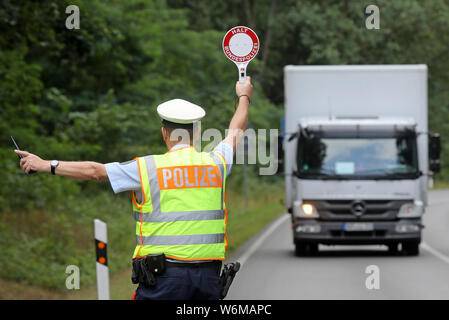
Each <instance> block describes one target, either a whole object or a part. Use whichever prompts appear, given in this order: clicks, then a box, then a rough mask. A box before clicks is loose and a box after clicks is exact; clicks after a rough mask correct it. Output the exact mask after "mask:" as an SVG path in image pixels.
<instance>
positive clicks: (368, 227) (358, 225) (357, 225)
mask: <svg viewBox="0 0 449 320" xmlns="http://www.w3.org/2000/svg"><path fill="white" fill-rule="evenodd" d="M343 230H344V231H348V232H351V231H373V230H374V225H373V224H372V223H366V222H354V223H345V224H343Z"/></svg>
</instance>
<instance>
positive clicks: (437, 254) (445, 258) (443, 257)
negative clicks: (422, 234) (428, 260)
mask: <svg viewBox="0 0 449 320" xmlns="http://www.w3.org/2000/svg"><path fill="white" fill-rule="evenodd" d="M421 248H423V249H424V250H426V251H427V252H430V253H431V254H433V255H434V256H435V257H437V258H439V259H440V260H442V261H444V262H446V263H447V264H449V257H448V256H446V255H445V254H443V253H441V252H439V251H438V250H436V249H434V248H432V247H431V246H429V245H428V244H427V243H425V242H422V243H421Z"/></svg>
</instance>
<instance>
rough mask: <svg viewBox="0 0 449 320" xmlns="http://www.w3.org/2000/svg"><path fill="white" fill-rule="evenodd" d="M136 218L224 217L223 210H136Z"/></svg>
mask: <svg viewBox="0 0 449 320" xmlns="http://www.w3.org/2000/svg"><path fill="white" fill-rule="evenodd" d="M134 219H135V220H136V221H138V222H140V221H142V222H173V221H197V220H218V219H224V211H223V210H203V211H177V212H163V213H161V212H151V213H146V212H144V213H142V212H140V211H134Z"/></svg>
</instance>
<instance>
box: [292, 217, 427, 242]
mask: <svg viewBox="0 0 449 320" xmlns="http://www.w3.org/2000/svg"><path fill="white" fill-rule="evenodd" d="M360 222H361V223H370V224H372V225H373V229H372V230H370V231H346V230H345V228H344V224H345V223H353V221H351V222H344V221H320V220H296V221H295V223H294V224H293V235H294V242H295V243H297V242H308V243H321V244H389V243H394V242H404V241H417V242H419V241H420V240H421V229H422V228H423V226H422V224H421V219H400V220H397V221H382V222H379V221H376V222H373V221H360Z"/></svg>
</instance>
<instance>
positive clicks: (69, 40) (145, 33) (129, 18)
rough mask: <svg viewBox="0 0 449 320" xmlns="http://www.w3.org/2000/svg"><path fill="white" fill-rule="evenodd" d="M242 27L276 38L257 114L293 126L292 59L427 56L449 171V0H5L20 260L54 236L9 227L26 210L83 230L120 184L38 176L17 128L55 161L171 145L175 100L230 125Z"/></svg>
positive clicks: (4, 189) (265, 45)
mask: <svg viewBox="0 0 449 320" xmlns="http://www.w3.org/2000/svg"><path fill="white" fill-rule="evenodd" d="M71 4H75V5H77V6H78V7H79V8H80V16H81V26H80V29H79V30H75V29H73V30H69V29H67V28H66V27H65V20H66V18H67V16H68V14H66V13H65V9H66V7H67V6H68V5H71ZM369 4H376V5H377V6H378V7H379V8H380V19H381V22H380V30H367V29H366V28H365V19H366V14H365V8H366V6H368V5H369ZM235 25H248V26H250V27H252V28H253V29H254V30H255V31H256V32H257V33H258V35H259V38H260V40H261V43H262V47H261V51H260V53H259V55H258V57H257V59H255V61H253V62H252V63H251V64H250V66H249V70H248V74H250V75H252V76H254V78H255V93H254V99H253V103H252V106H251V114H250V121H251V124H252V126H253V127H255V128H277V127H279V123H280V117H281V114H282V103H283V83H282V82H283V66H284V65H287V64H297V65H303V64H411V63H425V64H427V65H428V66H429V103H430V112H429V121H430V128H431V130H433V131H437V132H440V133H441V134H442V137H443V159H442V167H443V172H442V175H441V177H442V178H446V179H449V139H446V137H448V136H449V125H448V123H449V102H448V101H449V90H447V86H448V84H449V32H448V30H449V1H448V0H432V1H419V0H402V1H387V0H382V1H381V0H376V1H349V0H343V1H342V0H322V1H314V0H285V1H279V0H258V1H255V0H243V1H240V0H227V1H206V0H199V1H196V0H154V1H144V0H127V1H119V0H108V1H106V0H102V1H100V0H95V1H93V0H77V1H75V0H74V1H67V0H58V1H56V0H43V1H28V0H18V1H12V0H3V1H1V3H0V181H1V184H0V212H2V213H3V214H4V216H3V218H2V220H1V221H0V247H1V248H11V247H12V246H13V243H21V245H19V246H18V247H17V248H16V250H17V251H14V252H15V253H14V252H12V251H11V252H8V253H7V254H6V255H5V252H3V254H2V255H3V256H14V255H15V256H16V257H17V259H16V260H14V261H19V258H20V256H21V254H27V255H29V254H33V252H34V254H36V256H39V252H40V251H37V253H35V252H36V250H34V249H33V248H34V247H33V245H36V248H37V247H39V246H40V248H42V246H41V244H42V241H41V240H36V239H43V238H39V237H37V238H36V239H35V240H30V239H31V238H30V237H31V235H32V234H33V233H32V232H31V233H30V232H27V231H26V230H23V229H22V230H21V229H11V228H9V227H7V225H6V224H7V221H10V220H8V219H7V217H8V216H10V215H11V214H12V213H13V212H22V213H24V215H22V216H21V217H22V218H23V220H26V221H27V219H28V218H27V216H26V212H31V211H33V212H45V214H43V216H44V217H48V219H53V220H52V223H51V224H50V225H52V226H55V228H56V227H57V226H59V227H60V228H62V229H61V230H65V231H64V232H68V233H69V234H70V232H73V231H70V228H69V227H67V226H73V225H74V224H76V222H73V221H72V222H70V221H71V220H70V219H68V220H65V219H67V218H63V217H64V213H66V214H67V215H71V216H74V215H77V214H80V212H86V213H85V215H86V217H88V218H89V220H85V221H88V222H85V223H86V226H87V225H88V224H89V223H91V218H92V217H93V216H95V213H94V212H93V211H95V210H94V209H93V208H94V207H95V206H97V205H99V203H102V202H101V201H100V200H98V199H103V197H104V195H103V194H104V192H110V188H109V187H108V186H107V185H106V184H92V183H86V182H74V181H69V180H68V179H61V178H55V177H51V176H48V175H34V176H26V175H24V174H23V173H21V171H20V169H19V168H18V161H17V157H16V155H14V153H12V146H11V142H10V138H9V136H10V135H14V137H15V138H16V140H17V142H18V143H19V145H20V146H21V147H22V148H25V149H27V150H29V151H32V152H34V153H36V154H38V155H40V156H42V157H43V158H46V159H61V160H93V161H98V162H111V161H126V160H129V159H130V158H133V157H135V156H137V155H145V154H151V153H159V152H163V151H164V146H163V144H162V141H161V137H160V129H159V128H160V121H159V119H158V117H157V114H156V111H155V107H156V106H157V105H158V104H159V103H161V102H163V101H166V100H168V99H172V98H184V99H187V100H190V101H192V102H194V103H197V104H199V105H201V106H204V108H205V109H206V111H207V117H206V120H205V121H204V124H203V127H206V128H207V127H214V128H218V129H221V130H224V129H225V128H226V127H227V125H228V123H229V120H230V118H231V116H232V113H233V110H234V84H235V81H236V78H237V72H236V69H235V66H234V65H233V64H232V63H231V62H230V61H228V60H227V59H226V58H225V56H224V54H223V52H222V49H221V41H222V37H223V35H224V33H225V32H226V31H227V30H228V29H229V28H230V27H232V26H235ZM252 170H253V171H251V175H252V178H251V179H258V182H257V183H256V184H259V185H260V183H263V182H264V181H267V180H269V179H272V178H267V177H264V178H260V177H255V174H254V166H253V168H252ZM270 181H271V180H270ZM229 182H230V183H231V184H232V185H233V187H235V188H236V189H237V190H238V188H241V186H240V185H241V182H242V170H241V168H239V167H237V166H236V167H235V170H234V172H233V176H232V179H230V180H229ZM253 183H254V181H253ZM109 197H110V195H109ZM89 199H90V200H89ZM89 201H90V202H89ZM84 202H85V203H84ZM86 203H90V206H89V207H88V208H87V207H86V206H87V204H86ZM114 207H115V208H116V210H118V209H120V211H121V208H122V204H120V205H111V204H108V205H107V206H105V207H103V208H102V209H101V210H99V211H98V214H97V215H99V216H104V215H106V212H107V211H108V210H109V209H111V210H113V208H114ZM44 208H45V210H44ZM49 213H55V214H54V215H49ZM56 213H57V214H56ZM5 217H6V218H5ZM86 219H87V218H86ZM19 220H20V219H19ZM19 220H18V219H15V220H14V221H16V222H17V223H19ZM38 220H39V219H35V220H34V223H36V224H38V223H39V221H38ZM118 221H121V220H118ZM79 223H81V224H82V223H84V222H79ZM130 223H131V220H130ZM130 225H131V224H130ZM64 226H65V227H64ZM59 227H58V228H59ZM64 228H65V229H64ZM48 232H50V231H48ZM61 232H62V231H61ZM50 233H51V232H50ZM30 234H31V235H30ZM14 235H15V236H14ZM39 235H40V236H42V237H43V235H42V234H39ZM51 236H54V237H55V239H57V238H58V236H57V234H53V235H51ZM66 238H68V237H66ZM27 239H28V240H27ZM48 239H49V240H48ZM48 239H47V240H48V243H58V242H57V241H56V240H55V239H53V240H55V241H53V240H52V239H51V238H48ZM25 240H26V241H25ZM33 241H34V242H33ZM39 241H41V242H39ZM67 241H69V240H67ZM69 242H70V241H69ZM24 243H32V244H33V243H34V244H33V245H24ZM59 245H60V246H61V247H60V248H59V249H58V248H56V249H55V248H53V249H54V250H56V251H55V252H57V251H58V250H60V251H61V252H62V251H64V250H65V249H67V248H72V249H73V252H75V251H76V250H78V249H79V248H78V249H77V244H76V243H66V244H65V246H63V243H60V242H59ZM21 246H22V247H21ZM63 248H65V249H63ZM72 249H70V250H72ZM70 250H66V251H68V252H66V253H65V254H66V255H67V254H70ZM73 252H72V253H73ZM55 254H56V253H55ZM56 256H58V255H57V254H56ZM59 256H60V257H62V256H64V255H63V254H62V253H61V254H60V255H59ZM63 260H64V263H67V262H70V261H71V260H70V258H68V257H67V258H64V259H63ZM79 263H82V262H79ZM61 265H62V263H61ZM12 266H13V265H12V264H11V262H9V264H7V268H6V269H5V268H3V271H4V272H2V275H5V274H6V273H10V275H11V277H12V278H14V279H16V278H17V277H16V276H15V274H14V272H12V270H13V269H12ZM5 270H6V271H5ZM17 274H18V275H20V274H23V273H20V272H19V273H17ZM42 281H43V282H42ZM42 281H41V282H42V283H41V284H44V285H46V286H50V287H51V286H53V285H54V283H53V282H51V281H50V282H48V283H46V282H45V280H42ZM58 281H59V280H58ZM37 283H40V282H37Z"/></svg>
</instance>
